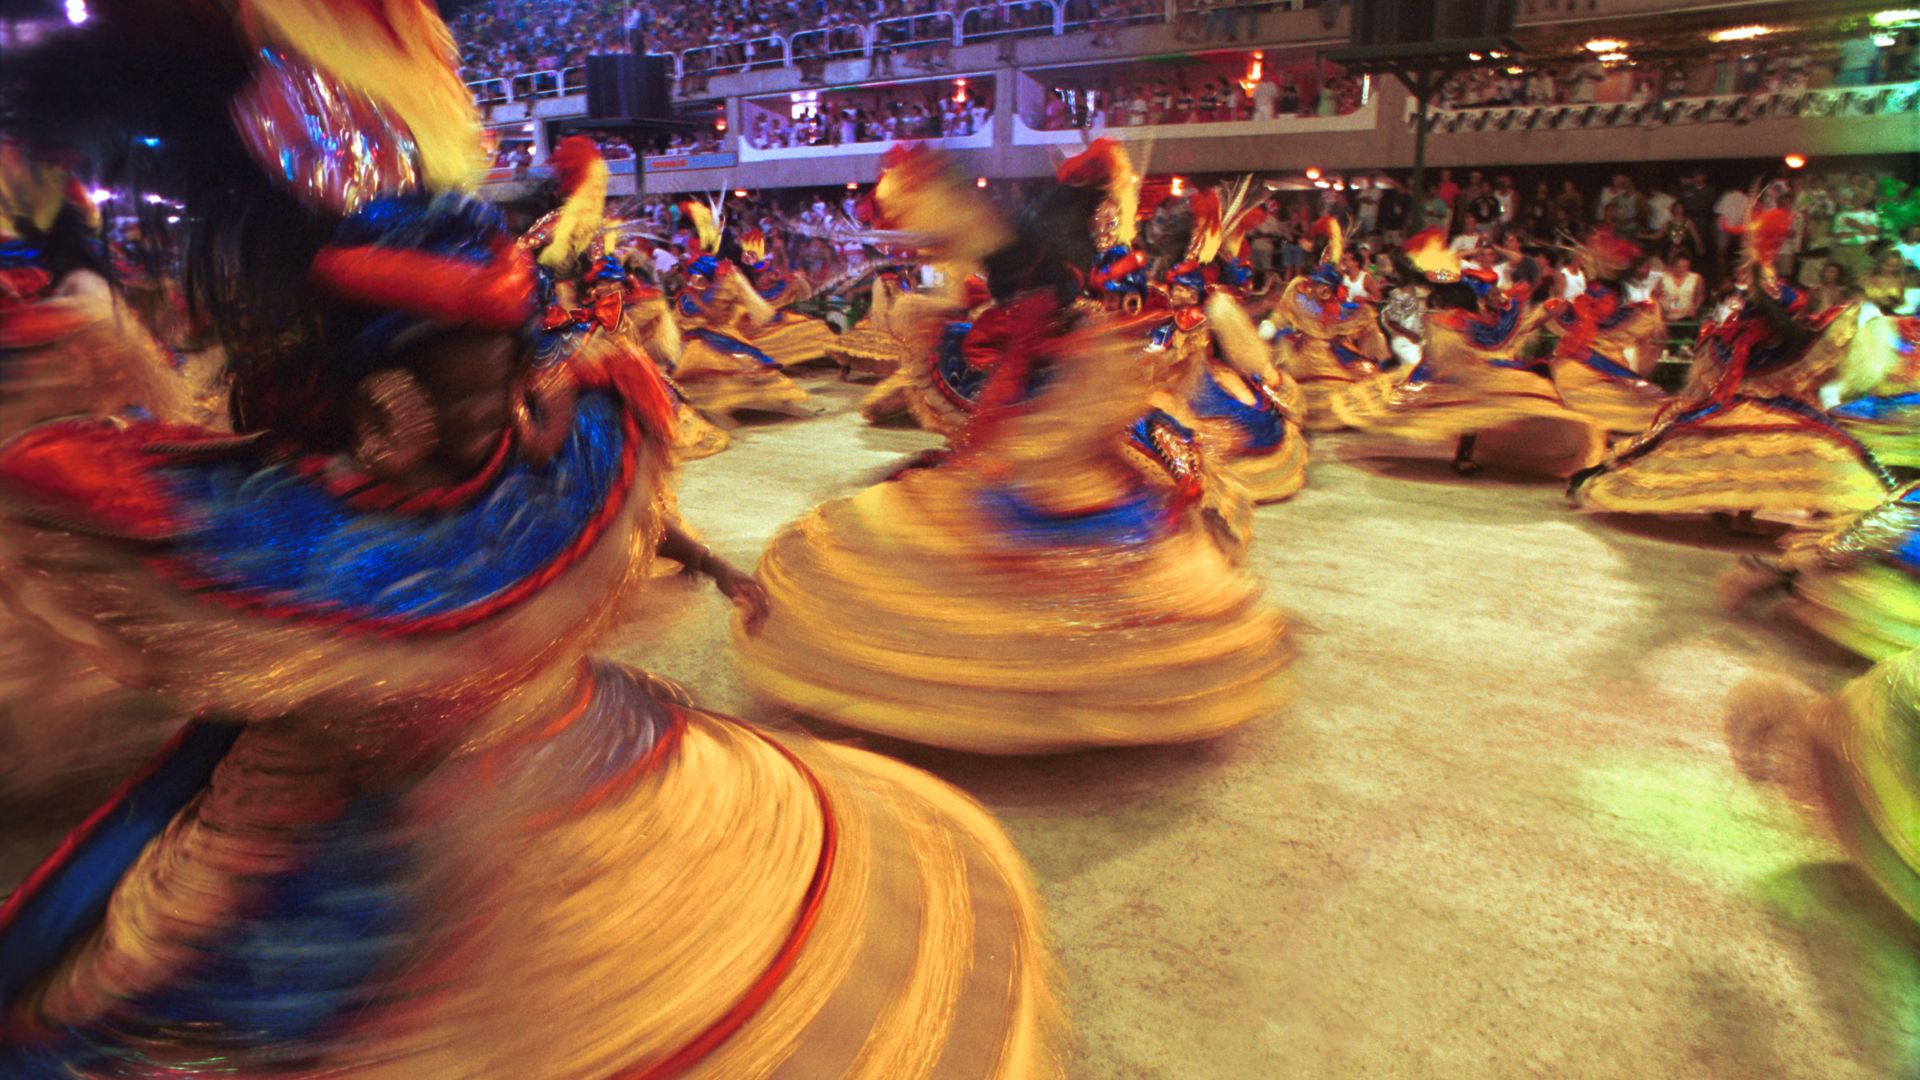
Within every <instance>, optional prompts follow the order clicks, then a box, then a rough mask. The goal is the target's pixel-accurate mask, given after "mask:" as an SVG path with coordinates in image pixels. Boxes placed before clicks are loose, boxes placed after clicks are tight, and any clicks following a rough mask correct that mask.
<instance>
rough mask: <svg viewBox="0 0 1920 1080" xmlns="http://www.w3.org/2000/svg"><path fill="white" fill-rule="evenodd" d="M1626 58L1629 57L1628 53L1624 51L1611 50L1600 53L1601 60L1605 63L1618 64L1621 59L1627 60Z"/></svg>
mask: <svg viewBox="0 0 1920 1080" xmlns="http://www.w3.org/2000/svg"><path fill="white" fill-rule="evenodd" d="M1626 58H1627V54H1626V53H1623V52H1610V53H1601V54H1600V62H1601V63H1603V64H1617V63H1619V62H1620V61H1622V60H1625V59H1626Z"/></svg>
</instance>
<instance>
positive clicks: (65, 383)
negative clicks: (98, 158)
mask: <svg viewBox="0 0 1920 1080" xmlns="http://www.w3.org/2000/svg"><path fill="white" fill-rule="evenodd" d="M99 225H100V220H99V213H98V211H97V210H96V209H95V208H94V206H93V202H92V200H91V199H90V198H89V197H88V196H87V193H86V191H85V189H84V187H83V186H82V185H81V184H80V182H79V181H78V180H77V179H76V178H75V177H73V176H72V175H71V174H70V173H69V172H68V171H67V170H66V169H65V168H62V167H60V166H59V165H57V164H54V163H52V162H50V161H47V160H43V159H42V158H41V157H40V156H39V155H37V154H34V153H31V152H29V151H28V150H27V148H25V147H24V146H22V145H20V144H18V143H15V142H12V141H0V440H4V439H7V438H10V437H12V436H13V435H16V434H18V433H19V432H21V431H23V430H25V429H26V428H28V427H30V426H32V425H33V424H35V423H38V422H40V421H43V420H47V419H49V418H52V417H56V416H65V415H69V414H73V413H81V412H92V413H101V414H114V415H128V416H132V415H153V416H158V417H163V418H166V419H181V418H186V417H188V416H190V415H192V414H193V413H194V412H195V411H196V402H195V400H194V395H193V394H192V392H191V388H190V386H189V384H188V382H187V380H186V378H185V377H184V376H183V375H182V374H181V373H180V371H179V370H178V369H177V367H176V364H175V360H174V357H173V355H172V354H171V353H170V352H169V351H168V350H167V349H166V348H164V347H163V346H162V345H161V343H160V342H159V341H158V340H157V339H155V338H154V336H153V335H152V334H151V333H150V332H149V331H148V329H147V327H146V326H145V325H144V324H143V322H142V321H141V320H140V319H139V318H138V317H137V316H136V315H135V312H134V309H133V308H132V307H131V306H130V305H129V304H127V303H126V302H125V301H124V300H123V299H122V298H121V297H120V296H119V295H118V294H117V293H116V291H115V290H114V289H113V288H112V287H111V286H110V285H109V284H108V281H107V279H106V278H105V277H103V276H102V269H101V268H100V264H101V263H102V262H103V261H104V258H105V253H104V250H103V248H102V247H101V244H100V235H99ZM17 601H18V597H17V596H16V595H14V590H13V589H12V588H10V587H9V585H8V584H7V582H5V581H3V580H0V815H5V816H12V815H14V814H15V813H18V812H20V811H21V810H23V809H25V808H30V807H34V806H39V805H44V804H45V802H46V800H48V799H49V798H50V797H54V796H58V795H59V794H61V792H62V791H63V790H67V789H84V788H85V787H86V786H87V784H88V783H90V782H92V781H95V780H98V781H100V782H103V783H104V782H107V781H110V779H111V777H112V775H113V773H114V772H115V771H117V770H121V769H124V768H126V767H127V766H128V763H129V762H131V761H137V760H138V759H139V757H140V756H143V755H144V754H146V753H149V752H151V751H152V749H153V748H154V747H155V746H157V745H158V744H159V742H160V740H162V739H163V738H165V736H166V734H167V731H168V730H169V729H170V728H171V727H172V726H174V725H175V724H177V722H178V718H177V716H175V715H174V714H172V713H170V712H168V711H166V710H165V709H163V708H159V707H156V703H153V702H151V701H150V700H149V699H148V698H147V697H146V696H145V695H139V694H135V693H131V692H126V691H122V690H121V689H120V688H119V687H118V686H117V685H115V684H114V683H112V682H111V681H109V680H108V679H106V678H105V677H104V676H103V675H101V673H100V672H99V671H98V669H97V667H96V665H95V664H94V663H93V662H91V660H90V659H89V658H88V657H87V656H86V654H85V653H84V651H83V650H81V649H77V648H75V647H74V645H73V644H72V643H71V642H68V641H64V640H61V639H60V638H59V637H58V636H57V635H54V634H52V633H50V632H49V631H48V630H47V628H46V625H45V618H44V613H40V612H30V611H17V610H14V608H15V607H17V606H18V604H17ZM55 718H57V719H55Z"/></svg>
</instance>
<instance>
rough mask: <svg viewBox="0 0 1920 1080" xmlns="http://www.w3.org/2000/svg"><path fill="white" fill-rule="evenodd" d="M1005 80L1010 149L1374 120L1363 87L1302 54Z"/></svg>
mask: <svg viewBox="0 0 1920 1080" xmlns="http://www.w3.org/2000/svg"><path fill="white" fill-rule="evenodd" d="M1013 81H1014V85H1015V88H1016V99H1017V101H1018V104H1019V108H1018V110H1017V111H1016V112H1015V113H1014V115H1013V136H1012V142H1013V144H1014V145H1016V146H1045V145H1070V144H1073V143H1077V142H1080V141H1081V140H1083V139H1085V138H1089V137H1092V136H1095V135H1101V134H1105V135H1111V136H1115V137H1120V138H1126V137H1129V136H1139V137H1142V138H1145V137H1149V136H1150V137H1152V138H1154V139H1156V140H1158V139H1217V138H1225V137H1232V136H1272V135H1291V134H1309V133H1327V132H1341V131H1368V130H1372V129H1373V127H1374V125H1375V124H1376V123H1377V120H1378V117H1377V111H1378V100H1377V97H1376V95H1375V94H1374V93H1373V83H1372V80H1371V79H1370V78H1368V77H1366V76H1355V75H1350V74H1349V73H1347V72H1346V71H1345V70H1344V69H1342V68H1340V67H1339V66H1337V65H1334V64H1328V63H1324V62H1322V61H1320V60H1318V59H1317V58H1316V57H1315V55H1314V53H1313V51H1312V50H1310V49H1293V50H1262V51H1259V52H1213V53H1200V54H1195V55H1191V56H1187V57H1182V58H1181V62H1179V63H1156V64H1141V63H1125V62H1119V61H1089V62H1087V63H1082V64H1071V65H1062V66H1058V67H1046V68H1028V69H1021V70H1020V71H1018V72H1015V73H1014V75H1013ZM1262 84H1265V86H1264V88H1263V86H1262ZM1283 88H1284V89H1283Z"/></svg>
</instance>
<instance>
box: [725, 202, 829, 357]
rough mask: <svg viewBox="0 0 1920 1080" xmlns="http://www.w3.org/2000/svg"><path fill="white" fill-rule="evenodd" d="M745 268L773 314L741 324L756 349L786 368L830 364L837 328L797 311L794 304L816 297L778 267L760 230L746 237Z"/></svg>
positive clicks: (791, 272)
mask: <svg viewBox="0 0 1920 1080" xmlns="http://www.w3.org/2000/svg"><path fill="white" fill-rule="evenodd" d="M739 268H740V269H741V270H742V271H743V272H745V273H746V275H747V279H748V280H749V281H750V282H751V283H752V286H753V291H754V292H755V293H757V294H758V295H759V297H760V299H761V300H763V301H765V302H766V304H767V306H768V307H769V308H770V309H771V310H772V317H771V318H767V319H765V320H761V319H755V320H753V321H752V322H750V323H745V324H741V326H742V329H743V330H745V331H746V334H747V339H748V341H750V342H751V343H752V345H753V347H754V348H756V349H758V350H760V352H762V353H764V354H765V355H767V356H769V357H771V358H772V359H773V362H774V363H776V364H778V365H780V366H781V367H783V368H788V367H793V366H794V365H796V364H806V363H812V362H813V361H815V360H824V359H826V358H827V356H828V355H829V354H831V353H832V352H833V350H834V345H835V343H836V342H837V341H838V340H839V335H838V334H835V333H834V332H833V327H831V326H828V325H827V324H826V322H825V321H824V320H822V319H816V318H814V317H813V316H811V315H802V314H800V313H799V312H798V311H795V310H793V305H794V304H797V303H799V302H800V301H802V300H805V299H807V298H808V297H809V296H811V295H813V290H812V288H811V287H810V286H809V285H808V284H807V279H806V278H805V277H804V276H803V275H801V274H800V273H798V272H797V271H794V270H793V269H791V268H790V267H787V266H785V265H782V264H781V263H779V262H777V261H776V259H775V257H774V255H773V254H772V253H771V252H769V251H768V250H767V238H766V235H765V234H764V233H762V232H761V231H760V230H759V229H749V230H747V231H746V232H745V233H742V234H741V236H740V262H739Z"/></svg>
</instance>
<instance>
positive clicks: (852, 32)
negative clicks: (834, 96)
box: [675, 25, 873, 75]
mask: <svg viewBox="0 0 1920 1080" xmlns="http://www.w3.org/2000/svg"><path fill="white" fill-rule="evenodd" d="M787 47H788V48H789V49H790V50H792V54H793V55H794V56H796V57H798V58H799V59H801V60H832V59H835V58H839V57H848V56H872V55H873V28H872V27H870V26H864V25H851V26H828V27H823V28H821V29H819V30H801V31H798V32H797V33H795V34H793V35H792V36H791V37H789V38H787ZM675 74H676V75H677V74H678V72H677V71H676V72H675Z"/></svg>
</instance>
